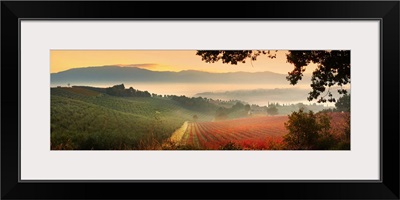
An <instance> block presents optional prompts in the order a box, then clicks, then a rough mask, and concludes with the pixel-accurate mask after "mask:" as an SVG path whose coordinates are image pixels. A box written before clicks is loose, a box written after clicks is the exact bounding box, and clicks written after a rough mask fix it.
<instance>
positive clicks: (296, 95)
mask: <svg viewBox="0 0 400 200" xmlns="http://www.w3.org/2000/svg"><path fill="white" fill-rule="evenodd" d="M309 92H310V89H298V88H275V89H256V90H234V91H225V92H202V93H197V94H196V95H195V96H197V97H204V98H212V99H221V100H231V99H237V100H241V101H245V102H249V103H252V104H259V105H267V104H268V102H281V103H288V102H304V101H306V100H307V97H308V93H309ZM332 94H333V96H334V97H336V98H338V97H339V94H338V93H337V90H336V89H333V90H332Z"/></svg>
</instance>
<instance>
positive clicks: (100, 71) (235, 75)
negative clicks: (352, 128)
mask: <svg viewBox="0 0 400 200" xmlns="http://www.w3.org/2000/svg"><path fill="white" fill-rule="evenodd" d="M305 76H306V77H304V79H303V81H301V82H300V84H309V83H310V77H307V76H308V75H305ZM108 82H119V83H125V82H134V83H224V84H231V83H232V84H242V83H243V84H273V85H279V84H282V85H289V82H288V81H287V80H286V75H285V74H278V73H273V72H268V71H266V72H254V73H251V72H230V73H210V72H203V71H195V70H187V71H180V72H170V71H150V70H147V69H141V68H137V67H120V66H99V67H85V68H74V69H69V70H66V71H62V72H58V73H52V74H51V84H52V85H57V84H63V85H64V84H67V83H71V84H83V83H108Z"/></svg>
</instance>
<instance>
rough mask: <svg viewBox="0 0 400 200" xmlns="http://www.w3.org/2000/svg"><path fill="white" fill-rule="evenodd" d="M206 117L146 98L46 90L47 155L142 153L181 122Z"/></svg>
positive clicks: (171, 104) (205, 116)
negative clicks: (52, 151)
mask: <svg viewBox="0 0 400 200" xmlns="http://www.w3.org/2000/svg"><path fill="white" fill-rule="evenodd" d="M193 115H197V116H198V119H199V121H202V120H207V121H209V120H212V119H213V116H212V115H208V113H204V112H199V111H196V112H195V111H192V110H189V109H186V108H183V107H182V106H180V105H179V103H177V102H175V101H171V100H168V99H162V98H152V97H113V96H110V95H107V94H104V93H98V92H95V91H92V90H86V89H83V88H52V89H51V127H50V131H51V149H79V150H90V149H94V150H95V149H101V150H113V149H145V148H152V146H154V145H157V144H159V143H162V142H163V141H164V140H165V139H168V138H169V137H170V136H171V134H172V133H173V132H174V130H176V129H178V128H179V127H180V126H182V124H183V123H184V122H185V121H188V120H192V118H193Z"/></svg>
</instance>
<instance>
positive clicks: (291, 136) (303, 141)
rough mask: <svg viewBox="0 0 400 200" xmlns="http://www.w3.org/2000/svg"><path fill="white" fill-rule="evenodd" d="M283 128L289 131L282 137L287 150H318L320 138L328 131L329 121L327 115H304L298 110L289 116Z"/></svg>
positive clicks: (310, 112) (304, 113)
mask: <svg viewBox="0 0 400 200" xmlns="http://www.w3.org/2000/svg"><path fill="white" fill-rule="evenodd" d="M285 128H286V129H287V130H288V131H289V133H288V134H286V135H285V136H284V142H285V143H286V145H287V148H288V149H296V150H310V149H319V141H320V138H321V137H324V136H325V135H327V134H328V130H329V129H330V120H329V118H328V116H327V115H318V116H317V115H316V114H314V112H312V111H309V112H308V113H306V112H304V111H303V110H302V109H300V110H299V111H298V112H293V113H292V114H291V115H289V120H288V121H287V122H285ZM326 148H328V147H326Z"/></svg>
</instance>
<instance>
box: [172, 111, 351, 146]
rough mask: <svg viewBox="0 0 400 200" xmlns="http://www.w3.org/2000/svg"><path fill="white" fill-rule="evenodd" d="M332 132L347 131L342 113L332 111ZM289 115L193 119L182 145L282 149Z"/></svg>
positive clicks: (182, 139)
mask: <svg viewBox="0 0 400 200" xmlns="http://www.w3.org/2000/svg"><path fill="white" fill-rule="evenodd" d="M330 115H331V119H332V120H331V126H332V128H331V134H333V135H339V134H341V133H342V132H343V131H344V123H345V121H344V118H343V114H341V113H331V114H330ZM287 119H288V118H287V116H266V117H252V118H244V119H235V120H227V121H217V122H189V123H188V125H187V128H186V131H185V132H184V133H183V134H181V135H182V136H181V138H180V140H179V145H183V146H190V147H192V148H193V149H214V150H218V149H221V147H224V146H227V145H229V144H235V145H237V147H239V148H240V149H251V150H263V149H279V148H280V147H281V145H282V142H283V137H282V136H284V135H285V134H287V132H288V131H287V130H286V129H285V126H284V123H285V122H286V121H287Z"/></svg>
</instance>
